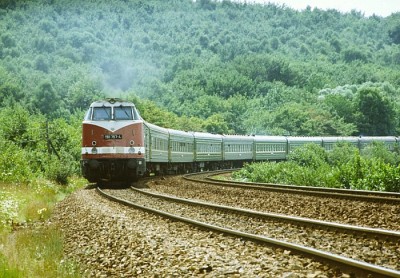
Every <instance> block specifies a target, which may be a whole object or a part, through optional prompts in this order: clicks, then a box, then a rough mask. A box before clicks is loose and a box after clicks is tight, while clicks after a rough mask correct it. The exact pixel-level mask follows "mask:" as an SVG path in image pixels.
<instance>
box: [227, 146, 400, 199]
mask: <svg viewBox="0 0 400 278" xmlns="http://www.w3.org/2000/svg"><path fill="white" fill-rule="evenodd" d="M364 153H367V154H368V155H366V156H361V154H360V152H359V151H358V149H357V148H355V147H353V146H351V145H349V144H342V145H338V146H336V147H335V148H334V149H333V150H332V151H330V152H329V153H328V154H327V153H326V152H325V150H323V149H322V148H321V147H319V146H317V145H305V146H303V147H301V148H298V149H296V150H295V151H294V152H293V153H292V154H290V156H289V161H286V162H280V163H275V162H260V163H253V164H247V165H245V167H244V168H243V169H241V170H239V171H238V172H235V173H234V174H233V177H234V178H237V179H242V180H250V181H253V182H265V183H278V184H296V185H305V186H324V187H335V188H349V189H360V190H376V191H394V192H400V166H395V165H393V164H390V163H388V162H387V161H390V158H392V153H388V150H387V149H386V147H385V146H383V148H382V146H381V145H380V144H377V145H373V146H372V147H371V149H369V150H368V151H367V152H364ZM327 161H329V162H330V163H328V162H327Z"/></svg>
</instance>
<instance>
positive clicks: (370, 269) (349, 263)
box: [97, 187, 400, 277]
mask: <svg viewBox="0 0 400 278" xmlns="http://www.w3.org/2000/svg"><path fill="white" fill-rule="evenodd" d="M97 191H98V192H99V193H100V194H101V195H102V196H104V197H106V198H108V199H110V200H113V201H115V202H118V203H121V204H124V205H127V206H130V207H134V208H137V209H141V210H144V211H147V212H150V213H153V214H156V215H161V216H163V217H166V218H169V219H173V220H178V221H181V222H185V223H188V224H192V225H194V226H197V227H202V228H206V229H209V230H212V231H217V232H221V233H224V234H227V235H233V236H237V237H241V238H244V239H248V240H252V241H257V242H261V243H267V244H270V245H274V246H278V247H281V248H282V247H283V248H287V249H290V250H293V251H297V252H300V253H303V254H308V255H311V256H314V257H317V258H319V259H321V260H328V261H331V262H334V263H339V264H342V265H344V266H346V267H351V268H352V269H354V270H357V271H361V272H363V273H370V274H375V275H378V276H379V277H400V271H396V270H392V269H388V268H385V267H381V266H377V265H374V264H370V263H366V262H362V261H358V260H354V259H351V258H347V257H344V256H340V255H335V254H332V253H329V252H325V251H321V250H318V249H314V248H309V247H306V246H302V245H299V244H293V243H289V242H286V241H282V240H277V239H273V238H269V237H265V236H259V235H254V234H250V233H246V232H241V231H237V230H232V229H227V228H223V227H220V226H216V225H211V224H208V223H204V222H200V221H196V220H193V219H190V218H186V217H181V216H178V215H174V214H171V213H168V212H165V211H160V210H157V209H153V208H149V207H145V206H141V205H138V204H135V203H132V202H129V201H127V200H123V199H120V198H117V197H115V196H112V195H110V194H107V193H106V192H104V191H103V190H101V189H100V188H98V187H97Z"/></svg>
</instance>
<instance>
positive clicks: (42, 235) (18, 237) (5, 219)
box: [0, 179, 85, 277]
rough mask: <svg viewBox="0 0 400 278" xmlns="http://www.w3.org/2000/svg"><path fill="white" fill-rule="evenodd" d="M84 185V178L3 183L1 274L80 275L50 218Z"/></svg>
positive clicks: (0, 196)
mask: <svg viewBox="0 0 400 278" xmlns="http://www.w3.org/2000/svg"><path fill="white" fill-rule="evenodd" d="M84 185H85V181H84V180H82V179H74V180H72V182H71V183H70V184H69V185H68V186H61V185H55V184H52V183H50V182H48V181H46V180H40V181H35V182H33V183H31V184H29V185H21V184H0V277H80V275H79V268H78V266H77V264H75V263H74V262H71V261H68V260H66V259H65V258H64V250H63V242H64V238H63V234H62V233H61V231H60V230H59V229H58V228H57V227H56V226H55V225H53V224H51V223H48V222H46V220H47V219H48V218H49V217H50V216H51V214H52V211H53V208H54V206H55V205H56V204H57V202H59V201H61V200H62V199H64V198H65V197H66V196H68V195H69V194H70V193H72V192H73V191H75V190H76V189H78V188H81V187H83V186H84Z"/></svg>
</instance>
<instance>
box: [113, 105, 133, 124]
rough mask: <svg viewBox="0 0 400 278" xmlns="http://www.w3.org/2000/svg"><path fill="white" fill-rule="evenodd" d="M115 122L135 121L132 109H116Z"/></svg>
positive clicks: (120, 107)
mask: <svg viewBox="0 0 400 278" xmlns="http://www.w3.org/2000/svg"><path fill="white" fill-rule="evenodd" d="M114 120H116V121H118V120H120V121H121V120H133V113H132V107H130V106H119V107H114Z"/></svg>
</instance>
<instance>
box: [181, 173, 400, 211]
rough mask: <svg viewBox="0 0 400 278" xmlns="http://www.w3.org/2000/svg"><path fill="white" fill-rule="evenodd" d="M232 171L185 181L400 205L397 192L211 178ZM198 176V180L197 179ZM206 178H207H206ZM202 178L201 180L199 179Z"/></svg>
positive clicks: (192, 176) (202, 174) (198, 175)
mask: <svg viewBox="0 0 400 278" xmlns="http://www.w3.org/2000/svg"><path fill="white" fill-rule="evenodd" d="M229 172H231V171H228V170H225V171H216V172H208V173H204V172H202V173H191V174H186V175H184V176H183V178H184V179H186V180H189V181H192V182H206V183H209V184H213V185H219V186H226V187H239V188H248V189H256V190H264V191H274V192H282V193H290V194H302V195H314V196H320V197H329V198H341V199H353V200H361V201H368V202H387V203H398V204H400V193H395V192H380V191H368V190H351V189H340V188H327V187H312V186H297V185H283V184H272V183H253V182H236V181H223V180H216V179H214V178H210V177H211V176H216V175H219V174H221V173H229ZM196 176H197V178H196ZM204 176H205V177H204ZM198 177H200V179H199V178H198Z"/></svg>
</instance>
